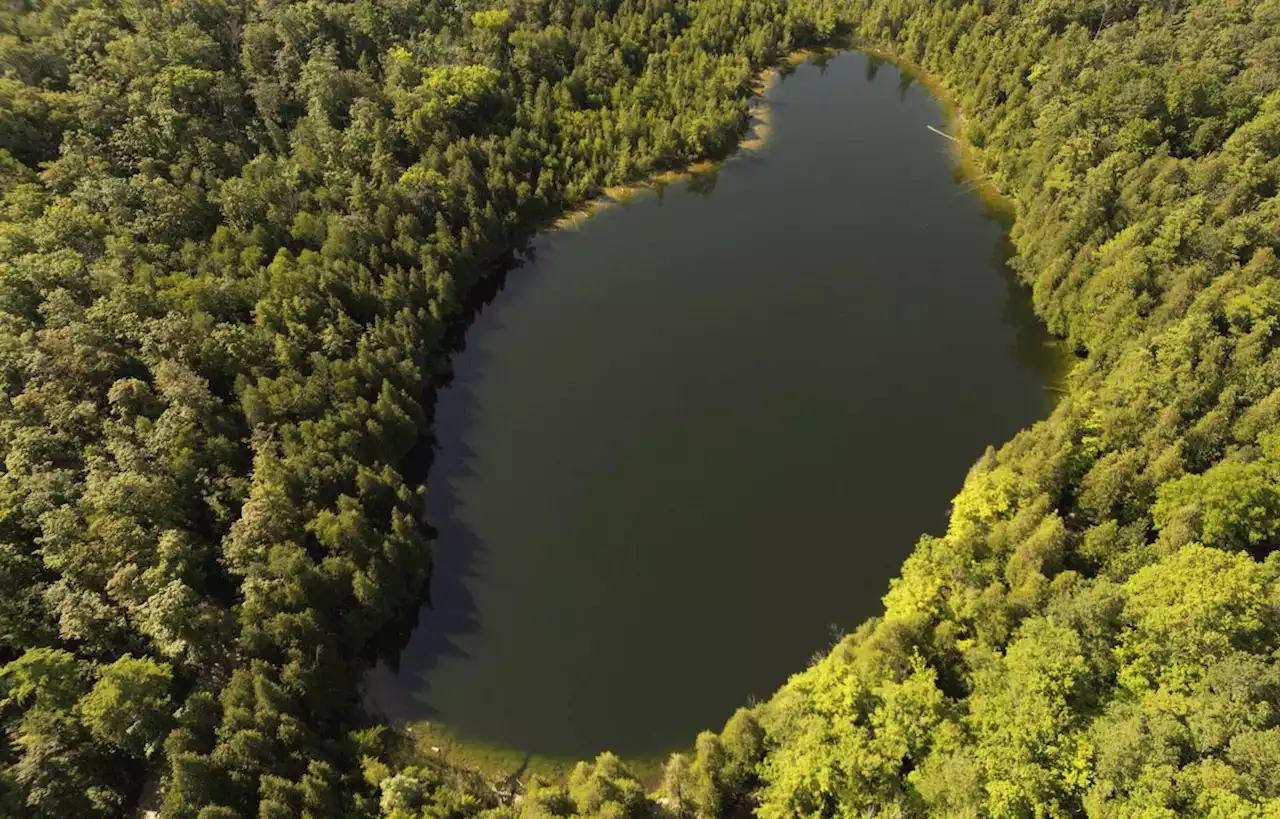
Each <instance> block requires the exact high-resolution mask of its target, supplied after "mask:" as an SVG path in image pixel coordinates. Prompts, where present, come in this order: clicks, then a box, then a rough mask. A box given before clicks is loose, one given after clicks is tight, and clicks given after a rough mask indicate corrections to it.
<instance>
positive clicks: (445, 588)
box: [362, 239, 553, 723]
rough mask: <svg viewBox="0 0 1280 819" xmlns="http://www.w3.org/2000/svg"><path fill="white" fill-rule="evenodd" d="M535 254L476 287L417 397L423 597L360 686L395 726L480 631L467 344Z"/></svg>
mask: <svg viewBox="0 0 1280 819" xmlns="http://www.w3.org/2000/svg"><path fill="white" fill-rule="evenodd" d="M552 241H553V240H549V239H543V240H539V244H547V243H551V242H552ZM536 255H537V247H536V246H534V245H532V244H531V245H529V246H527V247H526V248H525V250H524V258H523V259H516V258H514V257H513V258H511V259H508V260H507V261H506V263H505V264H504V265H503V268H502V269H501V270H499V271H498V272H496V273H494V274H493V275H491V276H490V277H488V279H486V280H485V281H483V282H481V283H480V284H478V285H476V286H475V288H473V291H472V295H473V298H472V299H471V306H470V307H469V308H468V309H467V310H466V311H465V313H464V315H463V316H462V317H461V319H459V320H458V321H457V322H455V324H454V330H453V331H451V332H450V334H449V336H448V338H447V339H446V344H445V349H446V350H447V351H448V353H447V355H448V364H447V366H445V367H444V368H443V369H444V372H441V373H439V374H438V375H437V376H436V378H435V379H434V380H435V384H436V386H435V388H434V390H433V394H430V395H428V396H427V397H426V398H425V399H424V401H423V404H424V409H425V410H426V415H427V421H428V425H427V429H428V433H427V434H426V435H424V436H423V437H422V438H421V439H420V440H419V441H418V443H417V444H416V445H415V446H414V448H413V450H412V451H411V452H410V453H409V455H408V456H407V457H406V458H405V462H404V464H403V466H402V470H403V472H404V474H405V479H406V482H407V483H409V485H411V486H414V485H422V484H423V483H425V484H426V487H427V500H426V503H425V508H424V509H423V510H422V520H421V525H422V526H423V529H424V530H425V532H426V534H427V536H428V537H429V538H430V539H431V573H430V577H429V579H428V581H427V583H426V588H425V589H424V591H423V595H422V598H421V599H419V600H414V601H410V602H409V603H408V604H407V605H406V606H405V607H404V608H403V610H402V611H401V612H400V614H399V616H397V617H395V618H394V619H393V620H392V622H391V623H389V624H388V626H387V627H386V628H385V629H383V631H382V632H381V633H380V634H378V635H377V636H376V637H375V638H374V640H373V641H372V646H371V650H370V652H369V655H368V656H367V658H366V659H367V661H368V662H369V663H370V666H371V667H370V669H369V671H368V672H367V673H366V674H365V677H364V681H363V685H362V695H363V700H364V707H365V709H366V711H368V712H369V714H370V715H371V716H374V717H377V718H380V719H387V720H391V721H393V722H396V723H407V722H413V721H418V720H427V719H434V718H436V717H437V716H438V715H439V711H438V709H437V708H436V707H435V706H434V705H433V704H432V702H431V696H430V693H431V692H430V683H431V678H432V673H433V672H434V671H435V669H436V668H437V667H438V666H439V665H440V664H441V663H442V662H443V661H444V660H446V659H458V660H466V659H468V654H467V651H466V649H465V648H463V646H462V641H463V638H465V637H467V636H469V635H474V634H476V633H478V632H479V631H480V629H481V628H482V627H483V623H482V621H481V616H480V611H479V609H478V606H477V604H476V600H475V597H474V595H473V594H472V592H471V589H470V584H471V583H472V582H473V581H474V580H475V579H476V578H477V577H478V576H479V565H480V559H481V556H482V555H483V552H484V544H483V543H482V542H481V540H480V538H479V536H478V535H477V534H476V533H475V532H474V531H473V530H472V529H471V527H470V526H469V525H468V524H467V522H466V521H465V520H463V518H462V516H461V507H462V503H463V499H462V498H461V497H459V494H458V490H457V487H458V486H459V485H460V484H462V483H464V482H466V481H467V480H469V479H471V478H473V477H475V476H476V473H475V471H474V469H473V467H472V464H473V463H474V461H475V457H476V453H475V451H474V450H473V449H472V448H471V446H470V444H469V441H470V436H471V434H472V433H473V431H474V429H475V426H476V423H477V421H478V418H479V411H480V405H479V398H478V396H477V393H476V385H477V384H478V383H479V382H480V380H481V379H482V378H483V374H484V372H485V371H486V369H487V366H488V364H489V358H490V357H489V355H488V354H486V353H485V352H484V350H483V348H482V347H481V346H480V345H477V344H474V341H475V339H476V338H478V337H480V336H482V335H484V334H485V333H486V332H492V331H493V330H495V329H497V328H499V327H500V326H501V322H502V318H501V316H500V315H499V314H498V313H497V312H496V311H494V310H492V309H491V307H492V304H493V302H494V300H495V299H496V298H497V297H498V296H499V294H502V295H503V298H504V300H515V299H516V297H517V295H518V293H519V292H520V291H522V290H524V289H525V288H527V287H528V286H529V285H530V284H531V283H532V280H533V279H534V277H535V276H536V275H537V274H538V272H539V266H538V265H537V264H536ZM468 337H470V338H471V340H472V341H473V344H472V345H471V346H470V347H468V345H467V339H468Z"/></svg>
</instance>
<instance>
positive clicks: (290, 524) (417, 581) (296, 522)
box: [0, 0, 814, 819]
mask: <svg viewBox="0 0 1280 819" xmlns="http://www.w3.org/2000/svg"><path fill="white" fill-rule="evenodd" d="M813 36H814V26H813V24H812V23H811V21H810V18H809V17H808V16H807V15H806V14H805V13H804V11H803V10H802V9H797V10H795V11H790V10H788V9H787V8H786V6H785V4H784V3H783V2H781V0H751V2H746V3H742V2H728V1H727V0H715V1H714V2H697V3H690V2H687V1H686V0H622V1H621V2H617V1H616V0H600V2H595V1H594V0H588V1H587V2H581V1H580V0H574V1H573V2H564V1H563V0H546V1H545V2H544V1H543V0H533V2H525V0H518V2H511V3H508V4H505V5H500V6H497V7H490V6H484V5H477V4H473V3H468V2H462V3H458V2H447V1H445V2H442V1H441V0H430V2H399V1H398V0H374V1H370V0H358V1H357V2H326V1H325V0H308V1H307V2H226V1H225V0H179V2H168V1H166V2H153V1H152V0H143V1H142V2H133V1H132V0H130V1H129V2H118V0H66V1H65V2H64V0H48V2H45V0H30V2H19V3H17V4H10V5H9V6H8V7H6V9H5V11H4V12H3V13H0V380H3V382H4V386H5V389H4V392H3V394H2V395H0V459H2V461H3V467H0V584H2V590H3V594H0V666H2V668H3V670H0V696H2V699H0V723H2V725H3V729H4V732H5V733H6V735H7V741H6V742H4V743H3V745H2V746H0V768H2V770H3V772H2V773H0V814H2V815H5V816H19V815H21V816H30V817H33V818H34V819H38V818H39V817H51V818H52V817H56V818H57V819H69V817H74V816H98V815H125V814H127V813H128V812H130V811H131V810H132V809H133V806H134V804H135V802H136V800H137V798H138V794H139V792H140V791H141V789H142V787H143V784H144V782H145V780H146V779H147V778H148V776H149V775H151V774H157V775H158V777H159V784H160V785H161V790H162V793H163V814H164V815H165V816H166V817H174V819H196V817H199V818H200V819H212V818H213V817H233V816H234V817H241V818H242V819H249V817H259V816H261V817H283V816H297V815H304V814H305V815H308V816H314V817H327V816H343V815H370V814H372V813H376V811H377V810H378V806H379V804H381V805H382V806H383V807H384V808H385V809H387V810H389V811H391V812H393V813H394V812H396V811H399V812H400V813H403V812H404V811H406V810H410V808H409V807H407V806H411V805H413V804H417V803H416V802H415V801H414V800H419V801H420V799H421V798H422V797H421V796H415V795H414V794H415V793H416V792H417V791H415V790H414V789H415V788H417V789H418V791H424V790H430V789H431V786H430V785H429V784H427V783H425V782H420V781H419V779H417V778H415V777H416V776H417V775H416V774H414V773H413V772H412V771H405V772H402V773H400V774H397V778H396V779H395V780H393V782H392V783H390V784H387V786H386V787H384V788H383V789H382V791H381V795H379V794H378V793H377V792H375V791H374V790H373V789H372V786H370V785H368V784H365V785H361V784H360V783H361V779H360V774H359V764H358V760H359V756H360V753H359V750H360V749H359V747H358V745H353V744H352V741H351V740H349V739H347V738H346V737H345V731H346V729H347V727H348V726H349V725H350V724H352V720H353V718H354V717H355V716H356V709H357V702H356V698H355V692H356V680H357V677H358V674H359V672H360V670H361V668H362V667H363V663H364V660H365V658H366V657H367V656H368V655H369V653H370V650H371V646H372V645H373V643H374V640H375V637H376V636H377V635H378V634H379V633H380V631H382V630H384V629H386V628H387V627H388V626H389V625H391V624H393V623H394V622H395V621H396V620H397V618H398V617H399V616H400V615H401V613H402V612H403V611H404V610H405V609H406V607H412V606H414V605H415V604H416V601H417V599H418V598H419V596H420V594H421V591H422V588H423V584H424V582H425V579H426V576H427V572H428V568H429V564H430V557H429V555H430V552H429V544H428V538H427V535H426V534H425V531H424V528H423V527H422V526H421V525H420V522H419V521H418V519H417V516H418V514H419V512H420V509H421V492H420V490H419V489H418V488H417V485H416V483H415V482H414V481H411V480H408V479H406V477H405V475H404V473H403V472H402V461H403V459H404V456H405V455H406V453H407V452H408V451H409V449H410V448H411V447H412V446H414V444H415V442H417V441H418V440H419V439H421V438H422V436H423V435H424V434H425V433H427V432H428V429H427V422H426V418H427V414H428V412H427V407H428V406H429V403H430V400H431V395H432V388H433V385H435V384H437V383H438V381H439V379H440V378H441V377H442V376H443V375H444V374H445V373H446V371H447V359H446V357H445V353H446V347H447V339H448V337H449V334H450V333H451V332H452V331H453V330H454V329H455V328H456V327H457V326H459V325H460V324H461V323H462V322H464V321H465V320H466V315H467V311H468V307H469V304H470V303H471V299H472V298H473V297H472V296H471V295H470V294H471V293H472V292H473V290H474V288H475V287H476V286H477V285H478V284H479V283H481V282H482V281H484V280H486V279H490V278H492V277H494V276H496V275H500V273H501V270H502V268H503V266H504V264H505V263H506V260H507V259H509V258H510V256H511V254H512V252H513V251H515V250H517V249H518V248H520V246H521V245H522V243H523V242H524V241H525V240H527V239H528V238H529V237H530V236H531V235H532V233H533V232H534V231H535V230H536V229H537V228H538V227H539V226H540V225H542V224H544V223H545V222H546V221H547V220H548V219H549V218H552V217H554V216H555V215H556V214H557V213H559V212H561V211H562V210H563V208H565V207H566V206H572V205H574V204H576V203H579V202H581V201H582V200H584V199H585V198H588V197H590V196H592V195H593V194H594V193H595V192H596V191H597V190H599V189H600V188H601V187H602V186H605V185H613V184H619V183H622V182H626V181H628V180H633V179H636V178H639V177H642V176H644V175H646V174H649V173H652V172H656V171H661V170H665V169H670V168H676V167H680V166H683V165H685V164H687V163H688V162H690V161H691V160H693V159H696V158H699V157H703V156H707V155H712V154H716V153H720V152H723V151H725V150H727V149H728V148H729V147H731V146H732V144H733V143H734V142H735V141H736V139H737V137H738V135H739V134H740V133H741V132H742V129H743V128H744V126H745V123H746V117H747V99H748V97H749V96H750V93H751V87H752V85H753V84H754V82H755V80H756V77H757V75H758V73H759V71H760V69H761V68H762V67H764V66H765V65H767V64H769V63H771V62H773V61H775V60H776V59H777V57H778V56H779V55H780V54H783V53H785V52H786V51H787V50H789V49H791V48H793V47H795V46H798V45H801V44H803V43H805V42H808V41H809V40H811V39H812V37H813ZM612 776H613V774H611V773H607V772H603V771H602V772H601V773H600V774H599V776H597V777H596V779H595V780H592V781H597V780H599V781H604V779H607V778H609V777H612ZM583 787H584V788H586V787H587V786H586V785H584V786H583ZM591 787H596V786H595V785H593V786H591ZM601 787H602V786H601ZM450 793H454V791H453V790H450ZM641 796H643V794H641Z"/></svg>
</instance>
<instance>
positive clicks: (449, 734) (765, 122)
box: [396, 43, 1009, 784]
mask: <svg viewBox="0 0 1280 819" xmlns="http://www.w3.org/2000/svg"><path fill="white" fill-rule="evenodd" d="M844 53H861V54H864V55H866V56H867V57H870V58H874V59H878V60H883V61H885V62H886V63H889V64H891V65H893V66H895V67H896V68H898V69H899V70H901V71H902V73H903V74H905V75H907V76H909V77H910V78H911V79H912V80H914V81H918V82H920V84H921V86H922V87H923V88H925V89H926V90H927V91H928V92H929V94H930V96H931V97H932V98H933V100H934V101H935V102H937V103H938V106H939V109H940V111H941V112H942V113H943V115H944V119H943V121H944V123H945V127H947V128H948V129H949V130H953V131H954V130H955V129H956V128H957V126H962V125H963V120H962V119H960V118H959V116H958V114H957V108H956V105H955V103H954V100H953V99H952V98H951V96H950V94H949V93H948V91H947V89H946V88H945V87H944V86H942V85H941V84H940V83H938V82H937V81H936V80H932V78H930V77H929V75H928V74H927V72H924V71H922V70H920V69H919V67H918V66H913V65H912V64H910V63H909V62H905V61H902V60H898V59H896V58H894V57H893V55H891V54H889V53H888V52H884V51H882V50H879V49H875V48H871V47H865V46H858V45H856V44H851V43H847V44H841V45H838V46H835V47H833V48H830V49H823V50H807V51H797V52H792V53H790V54H788V55H787V56H786V58H785V59H784V60H782V61H780V63H779V64H778V65H775V66H772V67H770V68H767V69H764V70H762V71H761V72H760V73H759V75H758V85H757V86H755V89H756V90H755V95H754V96H753V98H752V100H751V104H750V109H749V110H750V115H749V119H748V123H747V126H746V128H744V130H743V133H742V135H741V138H740V140H739V141H738V142H737V143H736V145H735V146H734V147H733V148H731V149H730V150H729V151H728V152H727V153H726V154H725V155H724V156H723V157H721V158H720V159H715V160H700V161H698V162H694V163H692V164H690V165H688V166H686V167H685V168H684V169H682V170H676V171H666V172H663V173H660V174H655V175H652V176H650V177H648V178H646V179H643V180H641V181H639V182H636V183H633V184H630V185H625V186H618V187H611V188H606V189H605V190H604V191H603V192H602V193H601V195H599V196H597V197H595V198H594V199H591V200H589V201H588V202H586V203H585V204H583V205H581V206H579V207H578V208H576V209H574V210H571V211H569V212H567V213H566V214H564V215H562V216H560V217H558V218H555V219H554V220H553V221H551V222H550V224H549V225H544V227H543V228H541V229H539V230H537V231H536V232H535V233H534V234H533V237H532V240H536V239H537V238H540V237H542V236H548V235H553V234H554V233H555V232H557V231H559V230H563V229H567V228H569V227H574V228H576V227H577V226H578V225H580V224H582V223H584V222H585V221H586V219H589V218H590V217H591V216H592V215H595V214H596V213H599V212H602V211H603V210H605V209H607V208H609V207H612V206H613V205H617V204H624V203H626V202H627V201H628V200H630V198H631V197H632V196H634V195H636V194H639V193H642V192H645V191H652V190H655V189H661V187H662V186H665V185H667V184H670V183H672V182H680V181H686V180H688V179H690V178H692V177H695V176H697V175H698V174H702V173H707V172H710V171H713V170H714V169H716V168H718V167H720V166H722V165H723V164H724V163H726V162H728V161H730V160H731V159H732V158H734V157H735V156H739V155H742V154H744V153H750V152H755V151H758V150H760V149H761V148H763V147H764V145H766V144H767V143H768V140H769V136H770V133H769V132H770V126H771V119H772V117H771V109H770V104H769V101H768V100H767V99H766V98H765V95H766V94H767V93H768V91H769V90H770V89H772V88H773V87H774V86H775V85H776V84H777V83H779V82H780V81H781V80H782V78H783V77H785V76H786V74H787V73H789V70H792V69H794V68H796V67H798V66H800V65H802V64H804V63H805V62H808V61H811V60H812V59H813V58H815V57H835V56H839V55H841V54H844ZM930 138H932V137H930ZM971 149H972V146H968V145H966V144H964V143H961V142H959V141H957V143H956V144H955V145H954V146H953V150H951V151H949V154H950V161H951V165H952V167H953V168H955V169H956V170H958V171H959V172H960V175H961V177H962V178H963V179H967V180H968V181H970V182H974V181H978V182H981V181H982V180H981V179H980V178H978V177H977V173H978V170H979V168H978V164H977V160H976V158H975V156H974V154H973V153H972V152H971ZM983 187H984V188H986V191H983V190H981V189H979V188H977V186H975V192H976V193H980V194H982V195H981V197H980V198H981V199H982V201H983V202H984V203H985V204H987V205H989V206H992V207H996V208H997V209H999V210H1000V211H1001V212H1002V213H1008V212H1009V207H1008V205H1009V203H1008V200H1007V199H1005V198H1004V197H1002V196H1000V192H999V191H998V189H997V188H995V186H994V184H988V185H986V186H983ZM532 240H531V241H532ZM507 272H513V271H510V270H508V271H507ZM504 276H505V273H504V274H500V276H499V278H501V277H504ZM498 289H499V290H500V289H501V288H500V286H499V288H498ZM482 301H485V302H486V303H487V300H486V299H482ZM472 324H473V322H472V321H465V322H459V326H458V330H459V333H460V334H462V333H465V332H467V331H468V330H469V328H470V327H471V325H472ZM452 358H453V354H452V352H451V353H450V356H449V359H450V366H452ZM446 385H447V382H446V383H442V384H441V385H439V386H441V387H443V386H446ZM432 432H433V433H434V432H435V430H434V428H433V430H432ZM428 616H429V615H428ZM396 722H398V726H397V728H396V730H397V733H398V734H399V735H400V736H401V737H402V738H403V739H405V743H404V745H403V746H402V747H403V748H405V750H406V753H408V754H411V755H416V758H418V759H424V760H425V759H434V760H436V761H443V762H445V763H446V764H451V765H459V766H464V767H468V768H471V769H474V770H479V771H481V772H482V773H483V774H484V775H485V776H486V777H488V778H491V779H493V780H494V781H505V780H509V779H510V778H511V777H512V776H514V775H515V774H516V773H519V772H522V771H527V772H529V773H538V774H540V775H543V776H549V777H553V778H563V777H564V776H565V775H567V773H568V772H569V770H570V769H571V768H572V765H573V763H574V761H573V760H570V759H568V758H553V757H549V756H545V755H537V754H531V753H528V752H526V751H523V750H519V749H517V748H515V747H511V748H507V747H503V746H500V745H497V744H494V743H491V742H485V741H475V740H469V739H466V738H462V737H460V736H458V735H457V734H456V733H455V730H454V729H453V728H451V727H450V726H449V725H448V724H447V723H443V722H435V721H431V720H412V719H409V720H398V721H396ZM678 751H679V749H675V750H674V751H672V752H678ZM662 758H665V755H663V756H662ZM662 758H646V759H643V760H626V762H627V763H628V765H631V766H635V767H637V768H639V769H640V771H644V772H645V775H642V777H641V778H642V779H645V778H646V776H647V773H648V772H649V771H651V770H654V769H660V766H661V759H662ZM640 771H637V772H638V773H639V772H640ZM646 784H648V783H646Z"/></svg>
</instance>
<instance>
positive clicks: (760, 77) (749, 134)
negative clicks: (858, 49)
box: [534, 49, 823, 239]
mask: <svg viewBox="0 0 1280 819" xmlns="http://www.w3.org/2000/svg"><path fill="white" fill-rule="evenodd" d="M820 53H823V52H821V51H817V50H814V49H800V50H797V51H792V52H790V53H788V54H787V55H786V56H785V57H783V58H782V59H781V60H779V61H778V63H777V64H776V65H772V66H769V67H768V68H764V69H761V71H760V72H759V73H758V74H757V75H756V81H755V83H754V84H753V85H752V86H751V91H752V95H751V99H750V102H749V108H748V111H747V122H746V126H745V127H744V128H743V131H742V133H741V135H740V136H739V137H738V141H737V142H735V143H734V145H733V147H732V148H730V149H729V150H728V151H726V152H725V153H724V154H723V155H722V156H719V157H708V158H706V159H700V160H697V161H695V162H692V163H689V164H687V165H685V166H683V167H681V168H676V169H672V170H667V171H660V172H658V173H654V174H650V175H649V176H646V177H643V178H642V179H639V180H637V181H635V182H629V183H627V184H625V185H613V186H610V187H606V188H603V189H601V191H600V193H599V194H597V195H596V196H595V197H593V198H591V199H589V200H587V201H586V202H584V203H582V204H581V205H578V206H576V207H573V208H570V209H567V210H566V211H565V212H564V213H563V214H561V215H560V216H558V217H556V218H555V219H554V220H552V221H551V223H550V224H549V225H547V226H546V227H545V228H543V229H542V230H539V231H538V232H537V234H536V235H535V237H534V238H535V239H536V238H538V237H541V236H544V235H548V234H552V233H556V232H559V231H561V230H573V229H576V228H577V227H578V226H579V225H581V224H582V223H583V222H585V221H586V220H587V219H590V218H591V217H592V216H594V215H596V214H597V213H600V212H601V211H603V210H607V209H609V208H612V207H615V206H617V205H623V204H626V203H627V202H628V201H630V199H631V198H632V197H633V196H636V195H638V194H642V193H646V192H649V191H655V190H660V189H662V188H663V187H665V186H667V185H671V184H673V183H677V182H683V181H685V180H688V179H690V178H692V177H695V176H699V175H701V174H705V173H711V172H714V171H715V170H717V169H718V168H720V167H721V166H722V165H724V163H726V162H729V161H731V160H732V159H733V158H734V157H737V156H742V155H744V154H753V153H757V152H759V151H760V150H762V149H763V148H764V146H765V145H767V144H768V142H769V132H770V129H771V124H772V112H771V109H770V105H769V101H768V99H766V97H765V95H766V94H767V93H768V91H769V89H771V88H772V87H773V86H774V85H776V84H777V83H778V82H779V81H780V80H781V78H782V76H783V74H784V72H786V71H788V70H791V69H794V68H795V67H797V66H799V65H801V64H803V63H804V62H806V61H807V60H809V59H811V58H812V57H813V56H815V55H817V54H820Z"/></svg>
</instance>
